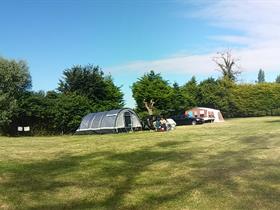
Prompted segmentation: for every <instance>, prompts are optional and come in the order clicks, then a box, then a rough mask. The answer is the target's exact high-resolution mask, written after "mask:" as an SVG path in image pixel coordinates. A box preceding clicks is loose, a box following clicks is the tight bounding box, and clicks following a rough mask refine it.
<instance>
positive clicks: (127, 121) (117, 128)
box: [76, 108, 142, 134]
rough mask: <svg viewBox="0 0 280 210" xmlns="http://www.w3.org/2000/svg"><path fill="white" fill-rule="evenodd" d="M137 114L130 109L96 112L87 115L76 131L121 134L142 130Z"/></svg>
mask: <svg viewBox="0 0 280 210" xmlns="http://www.w3.org/2000/svg"><path fill="white" fill-rule="evenodd" d="M141 129H142V125H141V122H140V120H139V118H138V116H137V114H136V113H135V112H134V111H133V110H132V109H129V108H123V109H117V110H110V111H106V112H96V113H91V114H88V115H86V116H85V117H84V118H83V119H82V122H81V124H80V127H79V128H78V130H77V131H76V133H77V134H89V133H99V134H104V133H120V132H128V131H132V130H141Z"/></svg>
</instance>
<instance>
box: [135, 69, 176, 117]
mask: <svg viewBox="0 0 280 210" xmlns="http://www.w3.org/2000/svg"><path fill="white" fill-rule="evenodd" d="M131 88H132V93H133V98H134V99H135V101H136V104H137V110H138V111H139V112H144V111H148V113H149V115H152V114H154V112H155V111H156V110H157V111H159V112H161V111H163V110H166V109H168V107H170V103H171V101H170V98H171V94H172V88H171V87H170V86H169V84H168V81H166V80H164V79H163V78H162V77H161V75H160V74H156V73H155V72H154V71H150V72H149V73H147V74H144V75H143V76H142V77H141V78H140V79H138V81H137V82H134V83H133V85H132V87H131Z"/></svg>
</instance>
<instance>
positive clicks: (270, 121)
mask: <svg viewBox="0 0 280 210" xmlns="http://www.w3.org/2000/svg"><path fill="white" fill-rule="evenodd" d="M265 122H266V123H280V120H267V121H265Z"/></svg>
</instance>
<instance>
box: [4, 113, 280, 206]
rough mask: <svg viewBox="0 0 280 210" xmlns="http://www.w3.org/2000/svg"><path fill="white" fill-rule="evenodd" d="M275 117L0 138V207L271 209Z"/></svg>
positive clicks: (276, 180)
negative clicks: (157, 129)
mask: <svg viewBox="0 0 280 210" xmlns="http://www.w3.org/2000/svg"><path fill="white" fill-rule="evenodd" d="M279 208H280V117H270V118H269V117H264V118H248V119H234V120H228V121H227V122H225V123H220V124H205V125H201V126H187V127H178V128H177V129H176V130H175V131H172V132H168V133H155V132H138V133H131V134H116V135H97V136H61V137H25V138H6V137H0V209H1V210H2V209H3V210H4V209H5V210H6V209H34V210H35V209H36V210H38V209H48V210H54V209H79V210H80V209H81V210H82V209H160V210H162V209H185V210H187V209H203V210H205V209H279Z"/></svg>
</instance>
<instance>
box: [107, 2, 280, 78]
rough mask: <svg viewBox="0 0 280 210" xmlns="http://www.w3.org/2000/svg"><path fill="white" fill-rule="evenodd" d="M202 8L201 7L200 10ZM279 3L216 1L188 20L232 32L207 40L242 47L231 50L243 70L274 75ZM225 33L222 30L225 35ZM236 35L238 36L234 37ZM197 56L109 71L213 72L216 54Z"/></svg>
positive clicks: (277, 62) (278, 45) (277, 65)
mask: <svg viewBox="0 0 280 210" xmlns="http://www.w3.org/2000/svg"><path fill="white" fill-rule="evenodd" d="M200 8H201V7H200ZM279 11H280V1H278V0H235V1H233V0H230V1H227V0H224V1H216V2H212V1H211V4H206V6H204V7H202V9H199V11H196V12H195V13H194V14H192V15H189V16H188V18H202V19H203V20H205V21H207V22H208V23H209V24H211V25H213V27H220V28H225V29H231V30H230V31H235V33H234V34H226V35H225V34H217V35H215V36H212V37H208V38H209V39H210V40H211V39H215V40H218V41H221V45H222V46H224V44H225V43H228V44H231V45H232V44H233V45H234V44H241V45H242V47H239V48H236V49H234V50H233V54H234V55H235V56H236V57H238V58H240V63H241V66H242V68H243V70H244V71H247V72H250V71H257V70H258V69H259V68H263V69H264V70H265V72H269V71H271V72H275V71H276V70H278V69H279V68H280V59H279V56H278V55H279V54H280V12H279ZM226 31H228V30H225V32H226ZM236 34H238V35H236ZM218 50H220V49H216V50H215V51H213V52H209V53H206V54H202V55H201V54H200V55H179V56H170V57H169V58H163V59H159V60H153V61H135V62H131V63H128V64H124V65H121V66H116V67H112V68H110V71H115V70H127V71H147V70H150V69H155V70H157V71H160V72H170V71H172V72H176V73H179V74H181V73H182V74H194V75H198V74H200V75H201V74H202V75H207V74H208V73H209V72H213V69H215V65H214V63H213V62H212V59H211V58H212V57H213V55H214V54H215V52H216V51H218Z"/></svg>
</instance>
